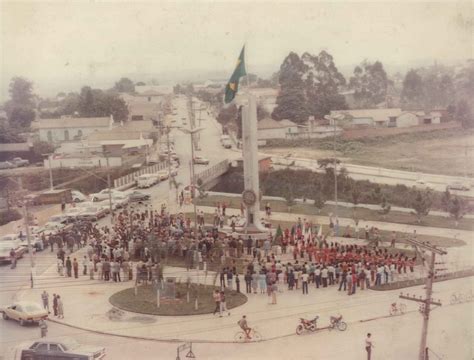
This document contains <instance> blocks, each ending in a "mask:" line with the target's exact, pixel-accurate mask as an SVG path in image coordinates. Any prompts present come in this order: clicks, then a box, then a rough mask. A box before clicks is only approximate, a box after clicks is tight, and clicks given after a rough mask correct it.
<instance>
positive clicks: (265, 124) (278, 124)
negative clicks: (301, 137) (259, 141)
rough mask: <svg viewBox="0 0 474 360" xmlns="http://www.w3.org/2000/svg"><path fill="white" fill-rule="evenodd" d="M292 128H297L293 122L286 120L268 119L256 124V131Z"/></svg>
mask: <svg viewBox="0 0 474 360" xmlns="http://www.w3.org/2000/svg"><path fill="white" fill-rule="evenodd" d="M292 126H297V125H296V124H295V123H294V122H293V121H290V120H286V119H284V120H280V121H277V120H273V119H270V118H266V119H263V120H260V121H259V122H258V130H264V129H282V128H287V127H292Z"/></svg>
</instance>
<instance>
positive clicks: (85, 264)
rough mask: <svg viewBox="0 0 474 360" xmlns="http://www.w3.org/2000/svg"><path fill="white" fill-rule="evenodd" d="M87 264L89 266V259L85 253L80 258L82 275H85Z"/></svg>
mask: <svg viewBox="0 0 474 360" xmlns="http://www.w3.org/2000/svg"><path fill="white" fill-rule="evenodd" d="M88 266H89V259H88V258H87V255H84V258H83V259H82V275H87V267H88Z"/></svg>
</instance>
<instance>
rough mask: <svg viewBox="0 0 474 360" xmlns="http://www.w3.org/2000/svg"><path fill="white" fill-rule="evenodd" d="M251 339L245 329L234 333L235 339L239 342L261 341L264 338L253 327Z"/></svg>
mask: <svg viewBox="0 0 474 360" xmlns="http://www.w3.org/2000/svg"><path fill="white" fill-rule="evenodd" d="M249 336H250V339H249V338H247V335H246V334H245V331H238V332H237V333H236V334H235V335H234V340H235V341H238V342H247V341H260V340H262V335H261V334H260V333H259V332H258V331H257V330H256V329H255V328H252V329H251V330H250V334H249Z"/></svg>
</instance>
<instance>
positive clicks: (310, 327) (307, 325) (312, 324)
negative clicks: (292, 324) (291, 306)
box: [296, 316, 319, 335]
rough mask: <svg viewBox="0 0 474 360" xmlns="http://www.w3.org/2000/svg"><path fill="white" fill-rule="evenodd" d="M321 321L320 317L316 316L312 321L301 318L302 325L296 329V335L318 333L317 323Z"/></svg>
mask: <svg viewBox="0 0 474 360" xmlns="http://www.w3.org/2000/svg"><path fill="white" fill-rule="evenodd" d="M318 319H319V316H316V317H315V318H314V319H312V320H306V319H303V318H300V324H299V325H298V326H297V327H296V334H297V335H301V334H302V333H303V331H305V330H306V331H316V328H317V321H318Z"/></svg>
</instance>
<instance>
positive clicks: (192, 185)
mask: <svg viewBox="0 0 474 360" xmlns="http://www.w3.org/2000/svg"><path fill="white" fill-rule="evenodd" d="M190 135H191V189H192V194H193V195H194V196H193V207H194V236H195V237H196V238H197V209H196V184H195V183H194V180H195V176H194V140H193V132H191V134H190Z"/></svg>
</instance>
